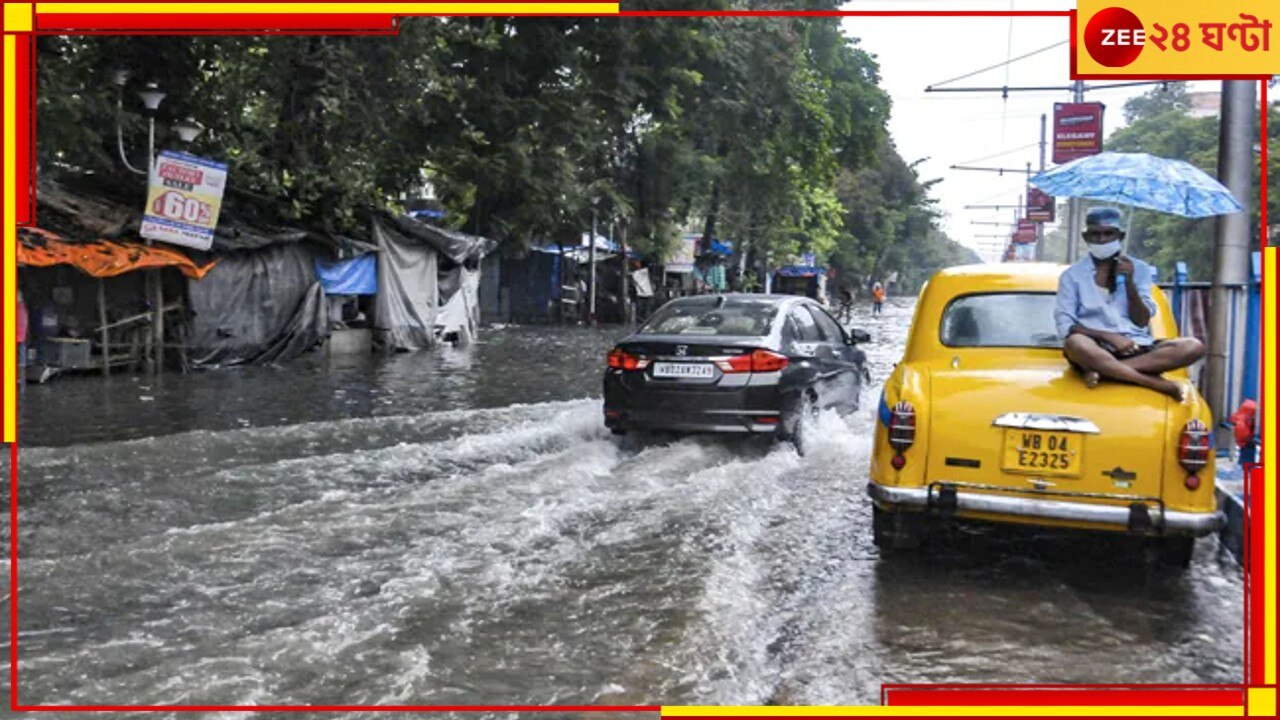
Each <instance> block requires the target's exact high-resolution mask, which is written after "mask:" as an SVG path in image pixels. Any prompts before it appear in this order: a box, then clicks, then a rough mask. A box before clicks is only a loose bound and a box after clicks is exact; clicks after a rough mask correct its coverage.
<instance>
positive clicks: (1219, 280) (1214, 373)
mask: <svg viewBox="0 0 1280 720" xmlns="http://www.w3.org/2000/svg"><path fill="white" fill-rule="evenodd" d="M1257 86H1258V85H1257V81H1254V80H1224V81H1223V82H1222V118H1221V120H1220V122H1219V124H1218V179H1219V180H1220V181H1221V182H1222V184H1223V185H1225V186H1226V187H1227V189H1228V190H1230V191H1231V194H1232V195H1235V196H1236V198H1238V199H1239V198H1244V199H1247V198H1249V196H1250V194H1251V190H1252V188H1251V185H1252V182H1253V168H1252V167H1251V163H1252V161H1253V118H1254V115H1255V112H1256V111H1255V109H1254V104H1255V102H1256V98H1255V88H1256V87H1257ZM1249 246H1250V242H1249V215H1248V213H1244V212H1238V213H1232V214H1230V215H1221V216H1219V217H1218V221H1217V238H1216V240H1215V242H1214V247H1213V290H1212V295H1211V296H1210V298H1209V355H1208V358H1207V361H1206V367H1205V371H1206V374H1207V376H1208V377H1207V382H1206V385H1205V395H1206V397H1207V399H1208V401H1209V407H1210V408H1211V409H1212V410H1213V417H1214V421H1215V423H1214V439H1215V444H1216V446H1217V447H1218V448H1229V447H1231V431H1230V430H1225V429H1224V428H1223V425H1222V421H1223V420H1225V419H1226V418H1227V417H1228V416H1230V415H1231V411H1232V408H1231V407H1230V405H1229V403H1230V402H1231V401H1232V399H1233V398H1228V397H1226V387H1227V385H1228V378H1232V377H1242V376H1243V375H1244V366H1243V363H1242V362H1235V363H1232V364H1231V365H1230V366H1229V365H1228V361H1229V360H1230V359H1231V357H1230V353H1229V352H1228V351H1229V349H1230V347H1231V345H1232V340H1233V338H1232V337H1231V336H1230V335H1229V333H1230V332H1231V331H1232V327H1231V312H1232V303H1233V302H1234V296H1233V293H1232V289H1233V288H1244V287H1248V282H1249ZM1236 356H1237V357H1236V360H1237V361H1242V359H1243V355H1242V354H1241V353H1237V354H1236Z"/></svg>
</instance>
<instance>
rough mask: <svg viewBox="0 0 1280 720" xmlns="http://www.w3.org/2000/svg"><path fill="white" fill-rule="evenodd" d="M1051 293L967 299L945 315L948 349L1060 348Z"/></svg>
mask: <svg viewBox="0 0 1280 720" xmlns="http://www.w3.org/2000/svg"><path fill="white" fill-rule="evenodd" d="M1053 306H1054V295H1053V294H1052V293H989V294H984V295H964V296H961V297H958V298H956V299H955V300H952V301H951V304H949V305H947V309H946V310H944V311H943V312H942V328H941V330H940V335H941V339H942V344H943V345H946V346H947V347H1037V348H1060V347H1062V340H1061V339H1059V338H1058V331H1057V328H1056V327H1055V326H1054V322H1053Z"/></svg>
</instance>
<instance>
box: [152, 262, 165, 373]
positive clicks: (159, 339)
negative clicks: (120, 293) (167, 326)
mask: <svg viewBox="0 0 1280 720" xmlns="http://www.w3.org/2000/svg"><path fill="white" fill-rule="evenodd" d="M163 272H164V270H162V269H160V268H156V270H155V302H154V303H153V307H154V308H155V319H154V320H153V321H152V323H151V332H152V341H151V342H152V344H153V345H154V346H155V349H156V355H155V358H156V365H155V369H156V374H157V375H159V374H160V373H161V372H163V371H164V276H163V275H162V274H161V273H163Z"/></svg>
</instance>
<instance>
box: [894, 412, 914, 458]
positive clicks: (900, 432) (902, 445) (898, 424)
mask: <svg viewBox="0 0 1280 720" xmlns="http://www.w3.org/2000/svg"><path fill="white" fill-rule="evenodd" d="M915 441H916V409H915V408H914V407H912V406H911V403H909V402H906V401H905V400H904V401H903V402H900V403H898V404H897V405H894V406H893V410H891V411H890V412H889V445H890V446H891V447H892V448H893V449H894V450H897V451H898V453H899V454H901V453H902V451H904V450H906V449H907V448H909V447H911V444H912V443H914V442H915Z"/></svg>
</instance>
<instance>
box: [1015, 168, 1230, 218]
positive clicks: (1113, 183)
mask: <svg viewBox="0 0 1280 720" xmlns="http://www.w3.org/2000/svg"><path fill="white" fill-rule="evenodd" d="M1031 184H1032V185H1035V186H1036V187H1038V188H1040V189H1041V190H1043V191H1045V192H1046V193H1048V194H1050V195H1053V196H1055V197H1073V198H1084V199H1087V200H1102V201H1105V202H1113V203H1121V204H1124V205H1131V206H1134V207H1141V208H1147V209H1149V210H1158V211H1160V212H1166V213H1172V214H1174V215H1181V216H1183V217H1192V218H1199V217H1210V216H1212V215H1226V214H1229V213H1235V212H1240V211H1241V210H1244V207H1243V206H1241V205H1240V203H1239V202H1237V201H1236V199H1235V198H1234V197H1232V195H1231V191H1230V190H1227V189H1226V188H1225V187H1223V186H1222V183H1220V182H1218V181H1217V180H1215V179H1213V178H1212V177H1210V176H1209V175H1208V174H1207V173H1205V172H1204V171H1203V170H1201V169H1200V168H1198V167H1196V166H1194V165H1192V164H1191V163H1188V162H1184V161H1182V160H1170V159H1168V158H1161V157H1156V156H1154V155H1148V154H1147V153H1121V152H1104V153H1098V154H1097V155H1090V156H1088V157H1082V158H1080V159H1078V160H1072V161H1071V162H1069V163H1066V164H1065V165H1059V166H1058V167H1056V168H1053V169H1052V170H1045V171H1044V172H1042V173H1040V174H1039V175H1035V176H1033V177H1032V178H1031Z"/></svg>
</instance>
